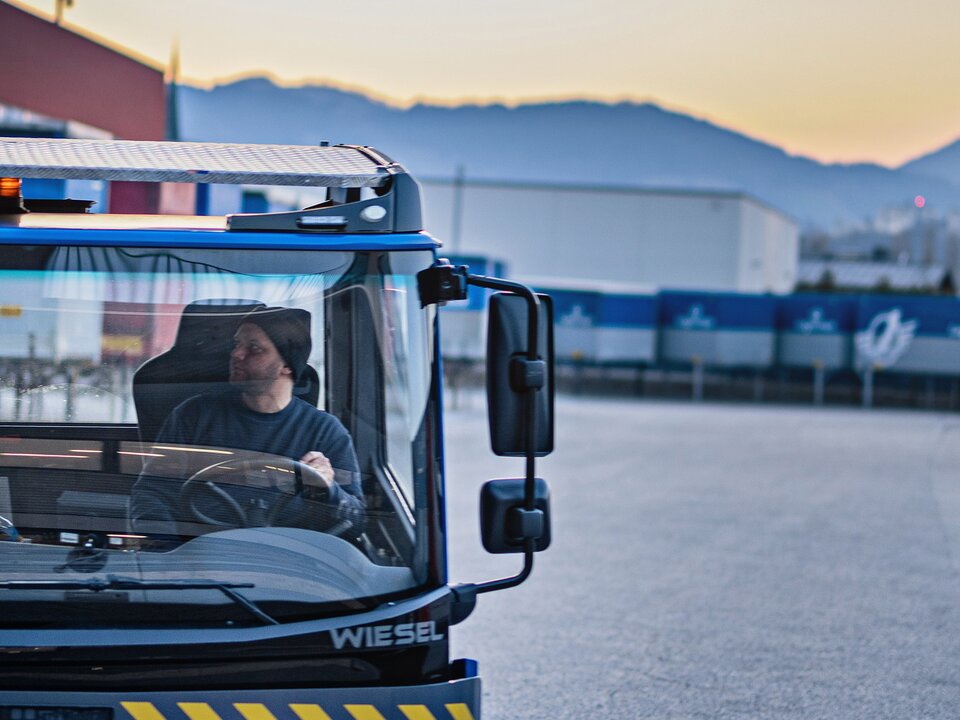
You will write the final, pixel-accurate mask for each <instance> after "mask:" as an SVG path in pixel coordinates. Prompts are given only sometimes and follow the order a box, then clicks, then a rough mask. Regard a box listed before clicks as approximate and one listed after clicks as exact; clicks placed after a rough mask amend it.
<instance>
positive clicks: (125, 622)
mask: <svg viewBox="0 0 960 720" xmlns="http://www.w3.org/2000/svg"><path fill="white" fill-rule="evenodd" d="M0 176H2V177H4V178H6V179H5V180H4V181H3V183H2V185H0V609H2V612H0V715H2V716H3V717H4V718H9V720H34V719H35V718H45V719H46V720H61V718H62V719H63V720H112V719H113V718H117V719H119V720H128V719H129V718H133V720H161V719H162V720H185V719H186V720H217V719H220V720H234V719H237V718H243V719H244V720H295V719H299V720H325V719H330V718H333V719H334V720H337V719H339V718H353V719H354V720H367V719H376V718H407V719H410V718H415V719H417V720H419V719H421V718H423V719H426V718H453V720H465V719H466V718H478V717H480V680H479V676H478V674H477V669H476V663H474V662H473V661H470V660H462V659H461V660H456V659H452V658H450V656H449V634H450V631H451V627H452V626H453V625H454V624H456V623H457V622H459V621H461V620H463V619H464V618H466V616H467V615H469V613H470V610H471V609H472V607H473V604H474V603H475V602H476V598H477V595H478V594H481V593H483V592H487V591H492V590H499V589H503V588H507V587H510V586H512V585H515V584H517V583H519V582H522V581H523V580H524V579H525V578H526V577H527V576H528V575H529V573H530V571H531V569H532V563H533V553H535V552H536V551H538V550H541V549H544V548H546V547H547V545H548V544H549V538H550V529H549V504H548V501H549V497H548V495H549V494H548V491H547V488H546V484H545V483H544V482H543V481H542V480H541V479H539V478H537V477H536V474H535V459H536V458H537V457H540V456H542V455H544V454H546V453H547V452H550V450H552V446H553V432H552V405H553V400H552V397H553V380H552V377H553V376H552V332H551V325H550V323H551V319H550V303H549V298H546V297H544V296H537V295H536V294H535V293H533V292H531V291H530V290H529V289H527V288H525V287H523V286H522V285H518V284H516V283H511V282H509V281H505V280H502V279H497V278H488V277H481V276H474V275H471V274H470V273H469V270H468V269H467V268H465V267H460V268H456V267H452V266H451V265H450V264H449V263H446V262H445V261H443V260H442V258H440V252H439V249H440V243H439V242H438V241H437V240H435V239H434V238H433V237H432V236H431V235H429V234H428V233H426V232H425V231H424V230H423V228H422V227H421V224H422V223H421V213H420V193H419V188H418V186H417V183H416V182H415V180H414V179H413V178H412V177H411V176H410V175H409V173H407V172H406V170H405V169H404V168H403V167H402V166H400V165H399V164H397V163H395V162H393V161H392V160H390V159H389V158H388V157H386V156H384V155H383V154H381V153H379V152H377V151H375V150H373V149H371V148H361V147H352V146H351V147H347V146H336V147H310V148H302V147H301V148H298V147H291V146H232V145H220V144H201V143H146V142H124V141H79V140H42V139H12V138H10V139H7V138H0ZM30 177H40V178H49V177H56V178H64V179H97V180H105V181H136V182H188V183H238V184H239V183H243V184H257V185H271V184H272V185H306V186H314V187H321V188H325V189H326V199H325V200H324V201H322V202H320V203H318V204H316V205H314V206H312V207H310V208H306V209H304V210H300V211H291V212H282V213H262V214H247V215H242V214H237V215H230V216H223V217H206V216H169V215H154V216H140V215H109V214H94V213H90V212H87V210H88V205H89V203H83V202H74V201H71V200H69V199H66V200H65V199H47V200H45V201H38V200H29V199H28V200H24V199H23V198H22V197H20V195H19V194H18V192H17V185H18V179H19V178H30ZM471 284H473V285H477V286H480V287H483V288H487V289H491V290H495V291H498V292H497V293H496V294H495V295H493V296H492V297H491V299H490V303H491V305H490V328H489V338H488V358H487V385H488V387H487V390H488V404H489V418H490V428H491V442H492V448H493V451H494V452H495V453H497V454H500V455H504V456H513V457H522V458H525V459H526V474H525V475H524V476H523V477H518V478H504V479H499V480H493V481H490V482H489V483H488V484H487V485H486V486H485V487H484V489H483V493H482V495H481V499H480V509H481V526H482V528H483V531H482V534H483V538H482V540H483V542H484V544H485V546H486V547H487V549H488V550H491V551H492V552H514V553H518V554H519V555H521V556H522V557H523V567H522V569H520V570H518V572H517V574H516V575H513V576H511V577H508V578H500V579H496V580H489V581H480V582H475V583H465V584H461V585H453V584H451V583H450V580H449V578H448V577H447V556H446V552H447V550H446V522H447V518H446V516H445V508H444V495H445V489H444V488H445V483H446V482H447V478H446V477H445V474H444V462H443V459H444V456H443V424H442V417H443V413H442V377H443V375H442V369H441V357H440V354H439V349H438V348H439V342H438V322H437V315H438V307H439V306H440V305H441V304H443V303H445V302H454V301H457V300H459V299H463V298H464V297H466V291H467V287H468V286H469V285H471ZM265 311H278V312H279V311H294V312H295V313H296V317H297V318H299V320H300V321H301V322H302V328H301V330H302V331H303V333H305V335H306V337H307V338H308V346H309V347H308V350H307V351H306V354H305V355H304V357H303V361H304V362H303V363H302V367H300V368H299V369H298V372H297V373H296V377H291V383H292V385H291V388H292V394H291V399H290V401H289V402H290V403H291V404H290V405H285V406H284V407H285V408H286V407H293V405H292V404H296V406H297V407H304V408H306V409H305V410H304V411H303V412H305V413H308V414H307V415H304V416H303V417H309V418H320V419H321V421H322V423H324V425H323V426H324V427H330V428H335V430H336V437H337V438H339V439H340V440H339V441H338V442H339V443H340V445H338V448H339V449H335V450H332V449H330V448H327V447H320V446H317V447H313V449H314V450H316V451H318V452H320V453H323V454H324V455H325V457H326V456H329V457H331V458H338V459H336V460H335V461H333V462H331V463H330V466H331V467H330V469H331V470H332V474H331V473H327V472H323V473H318V472H317V471H316V468H315V467H311V466H310V464H309V463H305V462H303V461H302V458H300V457H298V456H297V455H298V454H299V451H298V452H297V453H295V454H294V455H291V454H290V453H289V452H281V451H278V450H277V449H276V448H279V447H285V445H284V443H283V442H279V444H277V443H276V442H274V441H282V440H283V439H284V437H283V436H285V435H286V434H293V435H295V434H297V432H298V430H299V428H298V427H293V428H291V427H289V426H280V425H277V424H276V423H274V424H271V423H272V422H273V421H274V420H275V419H276V417H273V416H271V417H266V416H267V415H272V413H261V415H263V416H264V417H257V416H256V413H253V411H252V410H250V408H249V407H245V406H244V404H243V402H244V397H245V395H244V393H246V392H247V390H246V389H245V388H248V387H249V385H244V382H243V378H242V377H241V376H239V375H238V373H237V371H236V370H235V368H234V366H233V365H232V364H231V363H232V362H233V360H232V359H235V357H236V356H237V354H238V353H239V352H241V351H238V350H237V344H238V342H239V341H238V340H237V338H238V337H240V336H241V335H242V328H249V327H250V325H251V323H252V322H253V318H254V317H255V316H256V317H259V316H261V315H262V314H263V313H264V312H265ZM257 313H259V314H260V315H256V314H257ZM252 314H253V315H252ZM272 339H275V338H272ZM280 345H282V343H281V342H280V341H278V342H277V347H280ZM284 367H285V366H284ZM230 403H233V404H230ZM220 404H222V405H223V407H225V408H235V409H236V412H237V413H240V414H243V413H247V414H250V413H253V414H252V415H251V417H250V420H249V422H250V423H252V424H249V425H245V426H243V427H244V428H254V429H249V430H245V431H243V432H241V431H237V430H231V431H229V432H227V431H225V430H224V431H223V432H220V430H222V429H223V427H227V426H226V425H223V421H208V424H211V423H212V429H211V428H208V432H201V431H199V430H198V429H197V427H196V426H197V425H198V421H197V420H196V418H197V417H200V416H201V415H202V414H203V413H204V412H206V411H207V410H208V409H210V408H213V407H220ZM191 409H193V411H194V412H195V414H194V415H190V413H189V411H191ZM278 412H279V411H278ZM184 417H186V418H187V419H186V420H183V418H184ZM204 417H206V416H205V415H204ZM191 418H192V419H191ZM177 422H180V425H177ZM298 422H301V423H302V422H303V421H298ZM191 423H193V424H191ZM217 423H220V425H221V426H222V427H218V426H217ZM257 423H262V424H260V425H258V424H257ZM229 427H231V428H232V427H233V425H232V424H230V425H229ZM176 428H179V429H178V430H177V429H176ZM184 428H186V429H184ZM258 428H263V430H262V431H261V430H259V429H258ZM277 428H282V429H280V430H278V429H277ZM344 438H346V440H344ZM317 442H318V443H319V445H323V441H317ZM343 443H346V444H347V446H348V447H349V451H348V450H347V449H345V447H346V446H344V444H343ZM311 447H312V446H311ZM348 495H349V497H347V496H348ZM145 496H147V497H150V498H152V499H153V500H155V501H157V502H158V503H159V504H160V505H161V506H162V509H163V512H147V511H143V510H142V508H143V507H144V500H143V498H144V497H145ZM337 498H339V500H337ZM345 508H346V509H345Z"/></svg>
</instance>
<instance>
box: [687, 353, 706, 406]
mask: <svg viewBox="0 0 960 720" xmlns="http://www.w3.org/2000/svg"><path fill="white" fill-rule="evenodd" d="M690 362H691V363H693V383H692V394H693V401H694V402H701V401H702V400H703V358H701V357H700V356H699V355H694V356H693V357H692V358H690Z"/></svg>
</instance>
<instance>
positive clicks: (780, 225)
mask: <svg viewBox="0 0 960 720" xmlns="http://www.w3.org/2000/svg"><path fill="white" fill-rule="evenodd" d="M422 184H423V189H424V196H425V201H424V202H425V213H426V218H425V221H426V222H425V226H426V227H429V228H433V230H434V232H436V233H437V234H438V235H439V236H440V237H441V238H442V239H444V240H445V242H446V250H447V251H448V252H450V253H451V254H454V255H482V256H486V257H493V258H498V259H501V260H503V261H505V262H506V263H507V266H508V268H509V270H510V273H511V275H512V276H514V277H520V278H524V277H530V276H536V277H552V278H570V279H573V278H575V279H580V280H593V281H597V282H605V281H613V282H625V283H639V284H644V285H652V286H656V287H659V288H671V289H691V290H693V289H695V290H713V291H727V292H746V293H763V292H773V293H787V292H791V291H792V290H793V289H794V286H795V284H796V280H797V264H798V256H799V233H800V230H799V225H798V224H797V222H796V221H794V220H793V219H792V218H790V217H788V216H787V215H785V214H784V213H782V212H780V211H779V210H776V209H775V208H772V207H770V206H769V205H766V204H764V203H762V202H761V201H759V200H757V199H756V198H754V197H751V196H750V195H747V194H745V193H741V192H727V191H708V190H657V189H637V188H621V187H597V186H571V185H552V184H532V183H514V182H491V181H479V180H463V179H460V178H458V179H445V180H426V181H424V182H423V183H422Z"/></svg>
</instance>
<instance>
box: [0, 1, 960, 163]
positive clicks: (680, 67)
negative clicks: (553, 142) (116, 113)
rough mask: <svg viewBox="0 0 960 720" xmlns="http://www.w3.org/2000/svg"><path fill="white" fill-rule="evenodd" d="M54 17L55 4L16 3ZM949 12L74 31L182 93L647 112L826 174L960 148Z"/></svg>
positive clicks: (505, 9) (76, 18)
mask: <svg viewBox="0 0 960 720" xmlns="http://www.w3.org/2000/svg"><path fill="white" fill-rule="evenodd" d="M13 4H16V5H19V6H21V7H24V8H28V9H31V10H34V11H37V12H38V14H45V15H49V16H52V15H53V12H54V5H55V0H13ZM955 8H956V5H955V2H951V1H949V0H916V1H914V2H907V1H906V0H902V1H897V2H893V1H891V0H872V1H871V2H865V1H864V0H830V1H827V0H804V1H803V2H799V1H796V0H777V1H774V0H554V1H553V2H552V3H547V2H544V1H543V0H482V1H481V0H474V1H473V2H457V1H451V0H404V2H396V1H395V0H365V1H364V2H353V1H347V2H344V0H340V1H339V2H336V3H333V2H329V1H328V0H271V2H269V3H268V2H263V1H262V0H162V1H158V0H153V1H148V0H73V7H70V8H67V9H66V11H65V15H64V25H65V26H67V27H70V28H71V29H75V30H78V31H82V32H85V33H87V34H91V33H92V34H94V35H96V36H98V37H99V38H102V39H105V40H107V41H109V42H110V43H111V44H119V45H122V46H124V47H126V48H129V49H130V50H132V51H133V52H134V53H135V54H137V55H139V56H141V57H143V58H145V59H146V60H148V61H150V62H152V63H155V64H158V65H161V66H165V65H167V64H168V62H169V58H170V57H171V51H172V48H173V47H174V46H175V45H178V46H179V55H180V68H181V77H182V79H183V80H184V81H185V82H191V83H193V84H197V85H202V86H211V85H213V84H216V83H218V82H225V81H229V80H231V79H236V78H238V77H246V76H250V75H258V74H262V75H268V76H270V77H272V78H273V79H274V80H275V81H276V82H279V83H282V84H285V85H299V84H303V83H308V82H314V83H315V82H323V83H329V84H334V85H337V86H339V87H345V88H348V89H356V90H361V91H364V92H366V93H368V94H371V95H373V96H375V97H377V98H379V99H382V100H386V101H389V102H392V103H395V104H397V105H401V106H402V105H409V104H411V103H414V102H418V101H428V102H434V103H440V104H456V103H460V102H480V103H487V102H503V103H506V104H509V105H515V104H519V103H523V102H531V101H544V100H561V99H570V98H588V99H594V100H601V101H609V102H618V101H622V100H635V101H652V102H656V103H657V104H659V105H661V106H663V107H665V108H668V109H671V110H678V111H681V112H685V113H688V114H691V115H694V116H695V117H698V118H703V119H706V120H710V121H712V122H714V123H717V124H719V125H722V126H724V127H727V128H730V129H733V130H736V131H738V132H743V133H745V134H747V135H750V136H751V137H754V138H756V139H759V140H764V141H767V142H770V143H773V144H775V145H778V146H780V147H782V148H784V149H785V150H787V151H788V152H790V153H793V154H798V155H805V156H808V157H812V158H815V159H817V160H820V161H823V162H877V163H880V164H883V165H888V166H897V165H899V164H901V163H903V162H905V161H907V160H910V159H912V158H914V157H917V156H919V155H922V154H925V153H927V152H930V151H932V150H935V149H938V148H940V147H942V146H944V145H946V144H948V143H950V142H953V141H954V140H956V139H958V137H960V90H958V88H960V42H958V40H957V36H958V32H957V31H958V30H960V13H958V11H957V10H956V9H955Z"/></svg>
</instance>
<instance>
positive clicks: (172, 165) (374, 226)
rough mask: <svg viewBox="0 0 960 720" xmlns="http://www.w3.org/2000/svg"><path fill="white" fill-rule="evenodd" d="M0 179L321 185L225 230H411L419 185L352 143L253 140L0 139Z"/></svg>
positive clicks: (417, 226)
mask: <svg viewBox="0 0 960 720" xmlns="http://www.w3.org/2000/svg"><path fill="white" fill-rule="evenodd" d="M0 177H19V178H47V179H59V180H106V181H121V182H171V183H218V184H229V185H284V186H296V187H322V188H328V190H329V191H328V200H327V201H326V202H324V203H320V204H319V205H316V206H313V207H310V208H306V209H304V210H300V211H296V212H292V213H263V214H237V215H229V216H227V228H228V229H229V230H247V231H257V230H269V231H297V232H302V231H321V232H417V231H419V230H421V229H422V225H421V223H422V217H421V209H420V208H421V202H420V186H419V185H418V184H417V182H416V181H415V180H414V179H413V178H412V177H411V176H410V175H409V173H407V171H406V170H405V169H404V168H403V166H401V165H400V164H399V163H396V162H394V161H393V160H391V159H390V158H389V157H387V156H386V155H384V154H382V153H380V152H379V151H377V150H375V149H373V148H370V147H366V146H359V145H332V146H329V145H316V146H312V145H311V146H305V145H254V144H234V143H201V142H158V141H139V140H87V139H59V138H58V139H52V138H11V137H0Z"/></svg>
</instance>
